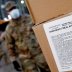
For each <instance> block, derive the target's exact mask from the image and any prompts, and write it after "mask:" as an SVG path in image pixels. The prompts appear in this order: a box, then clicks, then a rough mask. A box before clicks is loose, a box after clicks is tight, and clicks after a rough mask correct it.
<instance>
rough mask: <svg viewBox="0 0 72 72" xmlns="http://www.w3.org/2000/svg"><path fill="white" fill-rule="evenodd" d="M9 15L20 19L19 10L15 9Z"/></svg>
mask: <svg viewBox="0 0 72 72" xmlns="http://www.w3.org/2000/svg"><path fill="white" fill-rule="evenodd" d="M9 14H10V16H11V17H12V18H13V19H17V18H18V17H20V11H19V9H13V10H12V11H10V12H9Z"/></svg>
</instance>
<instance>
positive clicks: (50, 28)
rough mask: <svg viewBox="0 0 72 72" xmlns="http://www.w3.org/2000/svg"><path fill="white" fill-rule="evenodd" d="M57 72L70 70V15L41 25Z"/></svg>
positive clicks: (71, 18) (71, 50)
mask: <svg viewBox="0 0 72 72" xmlns="http://www.w3.org/2000/svg"><path fill="white" fill-rule="evenodd" d="M43 27H44V31H45V34H46V36H47V39H48V42H49V44H50V48H51V51H52V54H53V56H54V59H55V62H56V65H57V67H58V70H59V72H65V71H71V70H72V15H70V16H67V17H64V18H61V19H58V20H55V21H52V22H46V23H44V24H43Z"/></svg>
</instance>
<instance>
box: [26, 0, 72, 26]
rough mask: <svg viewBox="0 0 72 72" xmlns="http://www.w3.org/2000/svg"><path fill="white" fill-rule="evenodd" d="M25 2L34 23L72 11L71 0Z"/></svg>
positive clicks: (27, 0)
mask: <svg viewBox="0 0 72 72" xmlns="http://www.w3.org/2000/svg"><path fill="white" fill-rule="evenodd" d="M26 4H27V7H28V9H29V11H30V14H31V16H32V19H33V21H34V23H35V24H36V25H37V24H40V23H42V22H44V21H47V20H50V19H51V18H54V17H57V16H60V15H62V14H66V13H69V12H71V11H72V0H26Z"/></svg>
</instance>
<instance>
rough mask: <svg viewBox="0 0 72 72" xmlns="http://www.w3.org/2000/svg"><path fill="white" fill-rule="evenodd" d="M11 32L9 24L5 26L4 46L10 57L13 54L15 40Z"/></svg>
mask: <svg viewBox="0 0 72 72" xmlns="http://www.w3.org/2000/svg"><path fill="white" fill-rule="evenodd" d="M11 34H12V29H11V27H10V26H7V27H6V31H5V43H6V48H7V50H8V53H9V55H10V56H11V57H13V56H15V55H16V53H15V44H14V43H15V41H14V39H13V38H12V36H11Z"/></svg>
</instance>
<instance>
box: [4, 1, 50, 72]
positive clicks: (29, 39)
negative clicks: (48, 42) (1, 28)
mask: <svg viewBox="0 0 72 72" xmlns="http://www.w3.org/2000/svg"><path fill="white" fill-rule="evenodd" d="M5 9H6V11H7V12H8V13H9V14H10V16H11V17H12V20H11V21H10V24H8V26H7V27H6V31H5V32H6V34H5V41H6V46H7V48H8V51H9V54H10V57H12V58H13V59H16V58H17V57H18V56H19V58H20V62H21V64H22V67H23V70H24V72H40V69H39V68H42V69H44V70H45V71H47V72H50V71H49V68H48V66H47V63H46V61H45V59H44V57H43V54H42V52H41V49H40V47H39V45H38V43H37V41H36V39H35V36H34V33H33V31H32V25H33V24H32V20H31V18H30V16H29V15H25V14H24V15H21V13H20V11H19V9H18V8H17V6H16V4H15V2H13V1H9V2H7V3H6V5H5ZM45 71H44V72H45Z"/></svg>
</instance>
